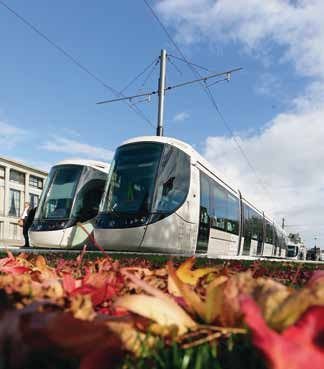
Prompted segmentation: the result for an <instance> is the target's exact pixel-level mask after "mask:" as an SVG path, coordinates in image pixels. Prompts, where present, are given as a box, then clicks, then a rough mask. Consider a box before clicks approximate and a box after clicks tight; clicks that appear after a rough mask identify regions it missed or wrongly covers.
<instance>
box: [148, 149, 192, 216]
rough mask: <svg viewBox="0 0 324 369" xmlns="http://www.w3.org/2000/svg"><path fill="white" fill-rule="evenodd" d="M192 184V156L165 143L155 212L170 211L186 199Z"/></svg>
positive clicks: (156, 189)
mask: <svg viewBox="0 0 324 369" xmlns="http://www.w3.org/2000/svg"><path fill="white" fill-rule="evenodd" d="M189 184H190V158H189V156H188V155H187V154H185V153H184V152H183V151H181V150H179V149H177V148H176V147H173V146H170V145H165V146H164V150H163V154H162V158H161V162H160V166H159V170H158V174H157V182H156V187H155V196H154V202H153V213H154V212H158V213H160V212H162V213H170V212H172V211H175V210H176V209H177V208H178V207H179V206H181V205H182V204H183V202H184V201H185V199H186V197H187V194H188V191H189Z"/></svg>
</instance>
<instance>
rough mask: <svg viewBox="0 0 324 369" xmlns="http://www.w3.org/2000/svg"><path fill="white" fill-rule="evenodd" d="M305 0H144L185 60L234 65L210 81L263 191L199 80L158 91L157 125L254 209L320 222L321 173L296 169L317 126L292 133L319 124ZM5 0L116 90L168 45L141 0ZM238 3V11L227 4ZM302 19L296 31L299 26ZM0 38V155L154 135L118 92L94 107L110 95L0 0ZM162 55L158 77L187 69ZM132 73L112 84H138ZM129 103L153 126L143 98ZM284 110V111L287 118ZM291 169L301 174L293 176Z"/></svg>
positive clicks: (315, 33) (100, 154) (319, 37)
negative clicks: (162, 104) (221, 78)
mask: <svg viewBox="0 0 324 369" xmlns="http://www.w3.org/2000/svg"><path fill="white" fill-rule="evenodd" d="M242 3H243V2H242ZM310 3H311V4H310ZM310 3H308V4H309V6H308V5H307V2H306V1H301V0H300V1H297V2H296V1H294V2H289V1H288V0H269V1H267V4H264V2H263V1H259V0H247V1H246V2H245V5H244V6H243V7H242V5H239V6H237V2H236V3H235V1H234V0H230V1H227V2H226V1H225V0H219V1H218V2H214V1H211V0H187V1H183V0H161V1H152V2H151V4H152V6H154V7H155V10H156V11H157V13H158V14H159V16H160V17H161V19H162V20H163V22H165V24H166V26H167V28H168V30H169V32H170V33H171V35H172V36H173V37H174V38H175V39H176V40H177V42H178V44H179V45H180V47H181V48H182V50H183V52H184V53H185V54H186V56H187V57H188V59H189V60H191V61H192V62H194V63H197V64H200V65H203V66H205V67H207V68H209V69H210V70H214V71H223V70H227V69H231V68H233V67H243V68H244V70H243V71H241V72H238V73H235V74H234V75H233V76H232V77H233V78H232V81H231V82H230V83H222V84H218V85H216V86H215V87H212V90H213V92H214V96H215V99H216V101H217V103H218V105H219V108H220V110H221V111H222V113H223V114H224V116H225V118H226V120H227V122H228V123H229V124H230V126H231V128H232V129H233V131H234V132H235V134H236V135H237V138H238V140H240V142H241V145H242V147H243V148H244V150H245V151H246V153H247V155H248V156H249V159H250V161H251V162H252V163H253V165H254V166H255V168H256V171H257V172H258V176H259V177H260V178H262V181H264V183H265V184H266V186H267V188H268V189H269V192H270V195H271V200H269V199H266V197H269V196H265V194H264V193H263V192H262V191H263V190H262V189H261V188H260V186H259V185H258V184H257V183H256V182H257V179H256V178H255V175H254V174H253V173H252V174H251V173H247V171H249V169H248V168H247V167H246V163H244V160H243V159H242V157H240V155H239V153H238V151H237V148H235V144H233V142H232V141H233V140H231V138H230V137H229V133H228V131H227V130H226V128H225V127H224V125H223V123H222V121H221V120H220V118H219V116H218V115H217V114H216V112H215V110H214V108H213V107H212V105H211V103H210V101H209V100H208V99H207V98H206V95H205V94H204V92H203V90H202V89H201V87H200V86H199V85H196V86H191V87H185V88H183V89H179V90H175V91H171V92H170V93H168V94H167V97H166V116H165V134H166V135H168V136H173V137H176V138H178V139H181V140H184V141H186V142H188V143H190V144H192V145H194V146H195V148H196V149H197V150H198V151H200V152H201V153H202V154H203V155H205V156H206V157H207V158H208V159H209V160H210V161H212V162H213V164H214V165H215V166H217V167H219V168H220V169H221V170H222V171H223V172H224V175H226V176H227V177H230V178H231V179H232V181H234V182H235V183H237V185H236V186H237V187H240V188H243V190H245V191H246V193H247V194H248V196H250V198H252V199H255V201H257V202H258V204H260V206H261V207H266V208H269V209H270V211H272V212H273V213H274V214H275V215H276V216H277V217H278V218H280V217H281V216H286V217H288V218H289V220H288V223H291V224H296V223H297V224H301V223H303V222H304V219H305V214H307V222H306V223H307V224H308V223H310V224H318V223H321V222H322V217H321V214H322V210H324V209H322V208H319V206H318V203H319V202H320V199H321V198H322V197H323V193H322V192H323V191H322V190H321V189H322V187H323V186H322V185H323V177H322V176H318V177H314V176H313V172H312V174H311V175H310V174H309V173H308V172H307V171H305V168H308V169H309V163H314V160H318V159H320V158H321V156H322V155H323V156H324V153H323V150H322V149H321V148H320V147H318V148H317V150H315V149H314V148H315V147H317V146H316V145H319V143H318V142H317V139H318V138H319V137H320V138H324V132H323V131H320V132H319V134H317V135H315V137H313V136H312V137H313V138H312V139H311V140H310V142H308V141H309V140H308V141H307V142H306V143H305V142H304V140H305V134H304V132H305V130H304V129H305V124H304V122H306V121H309V118H310V117H312V119H314V120H316V121H317V120H318V121H319V122H321V121H322V120H321V119H322V118H323V117H324V114H323V115H321V114H320V113H321V112H320V113H319V112H318V110H319V109H318V106H317V105H316V104H319V103H321V102H322V100H321V99H322V97H323V96H324V95H323V94H322V85H324V84H322V82H321V81H322V80H323V78H324V76H323V75H321V73H320V72H319V70H318V68H320V67H321V66H322V64H323V66H324V62H323V60H324V56H323V58H322V55H324V52H322V51H321V48H320V47H318V46H316V45H317V44H318V43H320V42H321V41H323V44H324V36H323V35H324V31H323V27H321V21H320V20H318V17H317V13H321V10H322V8H323V6H322V5H321V2H320V1H314V0H312V1H311V2H310ZM8 5H9V6H10V7H11V8H12V9H14V10H15V11H16V12H18V13H19V14H20V15H22V16H23V17H24V18H26V19H27V20H28V21H30V22H31V23H32V24H33V25H34V26H36V27H37V28H38V29H40V30H41V31H42V32H43V33H45V34H46V35H47V36H48V37H49V38H50V39H51V40H52V41H53V42H55V43H57V44H58V45H59V46H61V47H62V48H64V49H65V50H66V51H67V52H69V53H70V54H71V55H73V56H74V57H75V58H76V59H77V60H79V61H80V62H81V63H82V64H83V65H84V66H86V67H87V68H88V69H89V70H91V71H92V72H93V73H94V74H96V75H97V76H98V77H100V78H101V79H102V80H104V81H105V82H106V83H107V84H109V85H111V86H112V87H114V88H115V89H117V90H121V89H123V88H124V86H126V85H127V83H128V82H129V81H130V80H131V79H132V78H133V77H134V76H135V75H136V74H138V73H139V72H141V71H142V70H143V69H144V68H145V67H146V66H147V65H148V64H149V63H150V62H151V61H152V60H153V59H154V58H156V57H157V56H158V55H159V53H160V49H161V48H166V49H167V52H168V53H169V54H173V55H176V56H179V55H178V53H177V50H175V49H174V47H173V45H172V44H171V43H170V41H169V40H168V39H167V37H166V35H165V33H163V31H162V29H161V28H160V26H159V25H158V24H157V22H156V20H155V19H154V18H153V17H152V15H151V14H150V12H149V10H148V8H147V7H146V6H145V4H144V2H143V1H131V0H121V1H118V2H117V1H108V2H107V1H102V0H96V1H93V2H91V3H90V2H89V3H82V6H81V3H80V2H78V1H75V0H70V1H68V2H66V1H65V2H63V1H56V2H52V1H48V0H43V1H39V0H35V1H33V2H24V1H18V0H11V1H10V3H9V2H8ZM237 7H239V8H241V9H240V10H239V11H234V9H236V10H237ZM300 13H301V14H300ZM278 14H279V15H280V16H279V15H278ZM285 16H287V19H288V21H287V22H286V23H285V24H288V25H285V26H283V24H282V23H281V21H279V19H285ZM299 17H301V18H299ZM300 19H303V20H305V19H306V20H307V21H308V22H309V23H310V24H315V25H317V26H318V27H317V28H316V27H314V30H309V27H308V24H309V23H307V22H306V21H305V22H304V21H300ZM272 20H273V21H272ZM288 26H289V27H288ZM285 27H287V28H285ZM294 30H296V31H294ZM306 31H307V32H309V35H308V38H303V37H300V35H304V34H305V32H306ZM307 40H310V41H313V44H314V45H315V46H314V47H313V46H309V45H308V44H307ZM296 41H297V44H296ZM0 45H1V53H0V56H1V57H0V66H1V68H0V81H1V83H0V144H1V149H0V155H5V156H9V157H12V158H16V159H20V160H23V161H25V162H26V163H31V164H34V165H37V166H41V167H49V166H50V165H52V164H53V163H55V162H57V161H58V160H61V159H65V158H68V157H91V158H96V159H101V160H107V161H109V160H110V159H111V156H112V153H113V151H114V150H115V148H116V147H117V146H118V145H119V144H120V143H121V142H122V141H123V140H125V139H128V138H130V137H134V136H141V135H151V134H154V133H155V130H154V129H153V128H152V127H150V126H149V125H148V124H147V123H146V122H144V121H143V120H142V119H140V118H139V117H138V116H137V115H135V114H134V112H132V111H131V110H130V109H129V108H128V107H127V106H125V104H123V103H120V102H119V103H113V104H109V105H108V104H107V105H96V104H95V103H96V102H97V101H100V100H103V99H109V98H113V95H112V94H111V93H110V92H109V91H108V90H107V89H105V88H104V87H103V86H102V85H100V84H99V83H98V82H97V81H95V80H93V79H92V78H91V77H90V76H88V75H87V74H86V73H85V72H84V71H82V70H80V69H79V68H78V67H77V66H76V65H74V64H72V63H71V62H70V61H69V60H68V59H67V58H66V57H65V56H64V55H62V54H61V53H59V52H58V51H57V50H56V49H55V48H54V47H52V46H51V45H50V44H49V43H47V42H46V41H45V40H44V39H42V38H41V37H39V36H38V35H37V34H36V33H35V32H33V31H32V30H31V29H29V28H28V27H27V26H26V25H25V24H23V23H22V22H21V21H20V20H19V19H17V18H16V17H15V16H13V15H12V14H11V13H10V12H9V11H8V10H7V9H5V8H4V7H3V6H2V5H1V4H0ZM307 53H308V54H307ZM298 55H300V56H303V57H304V56H305V55H306V56H307V59H306V57H305V58H304V59H305V60H304V59H303V57H298ZM309 60H310V61H309ZM174 63H175V64H176V66H177V67H178V69H180V70H181V75H180V74H179V72H178V71H177V70H176V69H175V68H174V67H173V66H172V65H171V64H170V63H169V64H168V66H167V80H168V84H174V83H178V82H181V81H184V80H188V79H192V78H193V75H192V73H191V72H190V70H189V69H188V68H187V67H186V65H185V64H184V63H182V62H180V61H175V60H174ZM157 77H158V69H157V68H156V70H155V73H154V74H153V76H152V78H151V79H150V80H149V81H148V83H147V84H146V85H145V86H144V87H143V89H144V90H150V89H155V88H156V85H157ZM142 81H143V79H142V80H140V81H139V82H142ZM316 83H317V84H316ZM140 85H141V83H137V84H135V85H133V86H131V87H130V88H129V89H128V90H127V91H126V92H125V93H127V94H134V93H137V92H138V91H139V88H140V87H141V86H140ZM138 106H139V107H140V108H141V109H142V110H143V112H144V113H145V114H146V115H147V116H148V117H149V119H150V120H151V121H152V122H153V124H154V125H155V123H156V110H157V101H156V98H155V97H153V99H152V101H151V102H150V103H141V104H139V105H138ZM317 113H318V114H317ZM311 114H314V115H313V116H312V115H311ZM286 122H292V123H291V125H290V126H289V127H290V128H289V127H288V126H287V125H286ZM299 122H301V123H299ZM293 124H296V125H297V127H300V134H296V137H295V133H296V129H295V128H294V129H293V130H292V131H289V129H292V128H291V127H292V125H293ZM298 129H299V128H298ZM281 132H282V133H281ZM291 132H292V134H291ZM269 136H271V139H269ZM276 137H277V138H278V139H277V141H276ZM295 140H296V141H295ZM299 140H300V142H299ZM312 140H313V141H312ZM292 141H295V142H294V143H293V144H292ZM263 145H265V146H266V147H267V150H264V148H265V146H263ZM305 145H308V146H305ZM269 147H271V149H269ZM298 147H302V148H303V149H302V151H303V152H306V151H307V152H308V154H307V155H304V156H303V155H302V156H300V155H301V154H300V153H299V152H297V156H300V157H298V162H297V163H296V161H295V160H294V156H295V151H294V150H295V149H296V148H298ZM305 147H307V148H308V147H309V150H308V149H305ZM264 151H265V153H264ZM311 154H312V155H311ZM315 169H316V168H315ZM304 177H307V178H309V179H310V180H311V182H310V181H306V182H305V180H304V179H303V180H302V181H301V180H300V178H304ZM314 183H316V186H317V187H316V189H314V188H313V187H312V186H313V184H314ZM287 191H288V195H287ZM298 191H302V192H303V193H308V192H307V191H310V192H311V193H312V194H313V195H312V196H313V197H312V201H309V200H307V201H306V200H305V201H304V202H303V203H302V204H301V205H300V206H299V207H297V208H296V196H297V197H299V194H300V192H298ZM314 193H315V194H316V195H314ZM283 200H284V201H283ZM315 212H316V214H317V215H316V217H314V213H315ZM300 231H302V232H305V231H304V229H300ZM307 232H308V233H307ZM315 232H316V233H318V235H319V237H321V236H320V232H319V230H318V228H316V227H309V228H308V229H307V230H306V235H305V237H306V238H308V239H309V240H311V238H312V234H314V233H315Z"/></svg>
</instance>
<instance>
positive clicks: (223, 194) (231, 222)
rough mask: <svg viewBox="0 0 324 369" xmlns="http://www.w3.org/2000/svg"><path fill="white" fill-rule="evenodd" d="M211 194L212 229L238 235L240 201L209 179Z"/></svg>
mask: <svg viewBox="0 0 324 369" xmlns="http://www.w3.org/2000/svg"><path fill="white" fill-rule="evenodd" d="M209 181H210V187H211V190H210V191H211V193H210V199H211V205H210V208H211V227H213V228H216V229H219V230H222V231H225V232H229V233H233V234H238V230H239V201H238V199H237V198H236V197H234V196H232V195H231V194H230V193H229V192H228V191H227V190H226V189H225V188H223V187H221V186H220V185H219V184H218V183H216V182H215V181H213V180H212V179H209Z"/></svg>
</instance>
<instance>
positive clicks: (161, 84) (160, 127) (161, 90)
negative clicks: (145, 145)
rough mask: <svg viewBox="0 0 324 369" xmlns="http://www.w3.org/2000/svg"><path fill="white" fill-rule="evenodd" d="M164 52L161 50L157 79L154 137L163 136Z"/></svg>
mask: <svg viewBox="0 0 324 369" xmlns="http://www.w3.org/2000/svg"><path fill="white" fill-rule="evenodd" d="M166 56H167V54H166V50H164V49H162V50H161V55H160V78H159V90H158V91H159V92H158V94H159V107H158V120H157V128H156V135H157V136H163V117H164V96H165V75H166Z"/></svg>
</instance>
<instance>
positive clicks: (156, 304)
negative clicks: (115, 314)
mask: <svg viewBox="0 0 324 369" xmlns="http://www.w3.org/2000/svg"><path fill="white" fill-rule="evenodd" d="M115 305H116V306H121V307H123V308H125V309H127V310H129V311H132V312H134V313H136V314H138V315H141V316H144V317H146V318H148V319H151V320H153V321H155V322H157V323H158V324H160V325H164V326H170V325H176V326H177V327H178V329H179V334H184V333H186V332H187V331H188V329H190V328H195V327H196V323H195V322H194V321H193V320H192V319H191V318H190V316H189V315H188V314H187V313H186V312H185V311H184V310H183V309H182V308H181V307H180V306H179V305H178V304H177V303H176V302H174V301H173V300H172V299H169V301H168V300H165V299H163V300H162V299H160V298H158V297H153V296H147V295H144V294H140V295H126V296H123V297H120V298H119V299H118V300H117V301H116V302H115Z"/></svg>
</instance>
